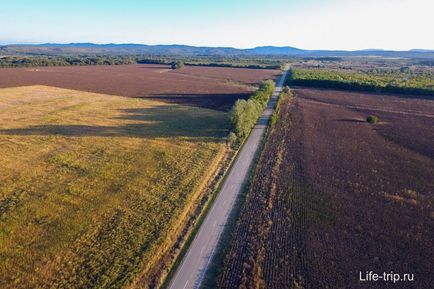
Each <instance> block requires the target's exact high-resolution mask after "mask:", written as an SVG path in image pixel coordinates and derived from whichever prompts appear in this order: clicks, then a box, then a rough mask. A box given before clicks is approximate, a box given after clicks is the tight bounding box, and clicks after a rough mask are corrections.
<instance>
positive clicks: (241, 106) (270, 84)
mask: <svg viewBox="0 0 434 289" xmlns="http://www.w3.org/2000/svg"><path fill="white" fill-rule="evenodd" d="M274 89H275V83H274V81H272V80H266V81H264V82H263V83H262V84H261V86H260V87H259V89H258V90H257V91H256V92H255V93H254V94H253V95H252V96H251V97H250V98H249V99H247V100H245V99H239V100H237V101H236V102H235V104H234V106H233V107H232V110H231V113H230V120H231V123H232V127H233V132H232V134H234V135H235V136H236V137H238V138H239V139H244V138H246V137H247V136H248V135H249V133H250V131H251V130H252V129H253V127H254V126H255V124H256V122H257V121H258V119H259V117H260V116H261V114H262V111H263V110H264V109H265V107H266V106H267V103H268V101H269V100H270V98H271V96H272V95H273V92H274ZM231 138H233V136H231Z"/></svg>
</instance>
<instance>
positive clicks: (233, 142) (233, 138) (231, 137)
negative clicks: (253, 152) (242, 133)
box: [226, 131, 238, 148]
mask: <svg viewBox="0 0 434 289" xmlns="http://www.w3.org/2000/svg"><path fill="white" fill-rule="evenodd" d="M226 141H227V144H228V145H229V146H230V147H231V148H233V147H234V146H235V145H236V144H237V142H238V138H237V135H236V134H235V133H234V132H233V131H231V132H230V133H229V134H228V137H227V140H226Z"/></svg>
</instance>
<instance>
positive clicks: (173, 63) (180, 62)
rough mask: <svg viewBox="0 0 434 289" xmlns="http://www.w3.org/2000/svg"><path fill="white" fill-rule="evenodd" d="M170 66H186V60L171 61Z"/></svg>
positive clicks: (175, 67)
mask: <svg viewBox="0 0 434 289" xmlns="http://www.w3.org/2000/svg"><path fill="white" fill-rule="evenodd" d="M170 67H171V68H172V69H181V68H183V67H184V62H182V61H181V60H177V61H174V62H172V63H171V65H170Z"/></svg>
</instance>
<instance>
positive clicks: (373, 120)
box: [366, 115, 380, 124]
mask: <svg viewBox="0 0 434 289" xmlns="http://www.w3.org/2000/svg"><path fill="white" fill-rule="evenodd" d="M366 121H367V122H369V123H372V124H373V123H378V122H379V121H380V120H379V118H378V117H377V116H375V115H370V116H368V117H367V118H366Z"/></svg>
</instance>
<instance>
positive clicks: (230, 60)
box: [0, 55, 281, 69]
mask: <svg viewBox="0 0 434 289" xmlns="http://www.w3.org/2000/svg"><path fill="white" fill-rule="evenodd" d="M175 61H182V62H183V63H185V64H187V65H200V66H217V67H241V68H255V69H279V68H280V63H281V61H279V60H274V59H261V58H243V57H183V56H146V55H137V56H134V55H131V56H130V55H97V56H39V55H38V56H3V57H0V67H4V68H5V67H35V66H74V65H76V66H77V65H78V66H80V65H121V64H145V63H149V64H171V63H172V62H175Z"/></svg>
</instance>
